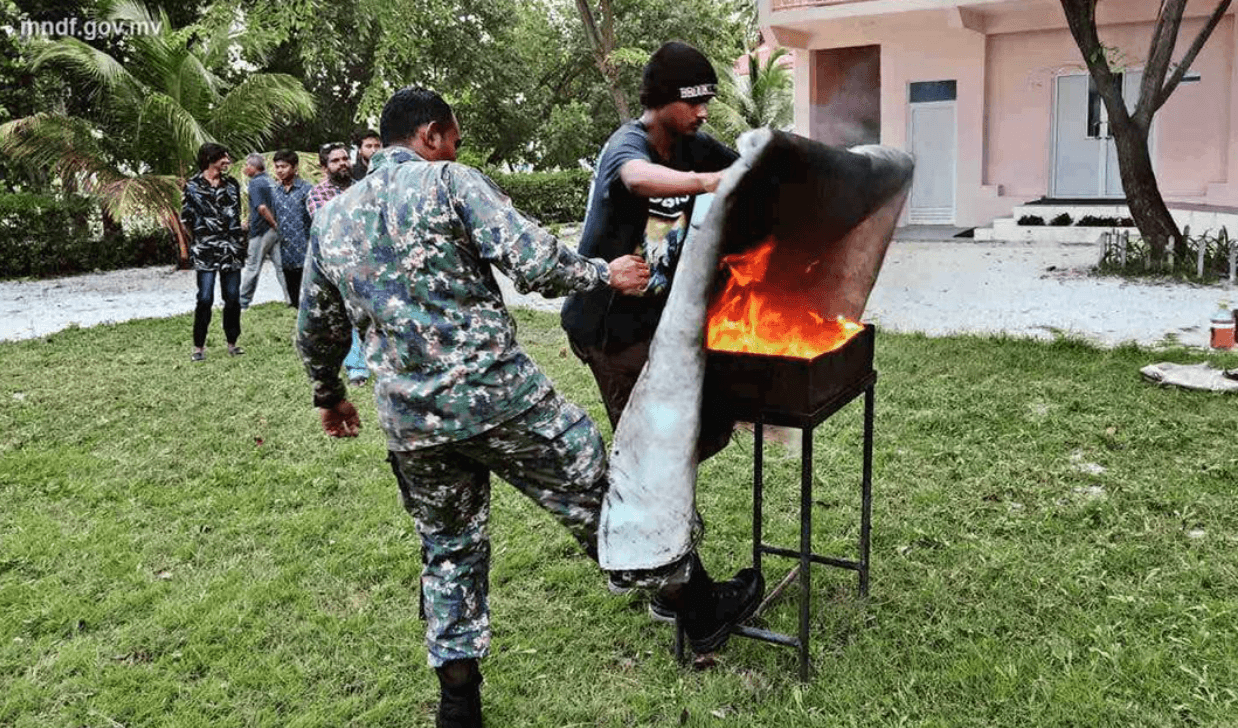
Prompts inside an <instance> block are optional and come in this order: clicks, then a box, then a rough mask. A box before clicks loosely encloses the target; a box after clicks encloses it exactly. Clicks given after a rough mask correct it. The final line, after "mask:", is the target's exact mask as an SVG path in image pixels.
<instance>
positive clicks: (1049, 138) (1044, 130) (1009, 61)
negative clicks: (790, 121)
mask: <svg viewBox="0 0 1238 728" xmlns="http://www.w3.org/2000/svg"><path fill="white" fill-rule="evenodd" d="M758 2H759V5H760V20H761V26H762V28H764V29H765V37H766V38H770V39H772V40H774V41H775V42H777V43H778V44H779V45H782V46H785V47H787V48H790V49H793V50H794V53H795V128H796V131H797V132H798V133H800V134H804V135H806V136H810V137H812V138H814V139H818V140H820V141H823V142H826V143H831V144H843V145H851V144H857V143H875V142H880V143H881V144H886V145H890V146H894V147H899V148H903V149H907V150H909V151H911V152H912V153H913V154H915V156H916V160H917V168H916V179H915V183H914V186H913V190H912V196H911V200H910V201H909V203H908V213H907V214H908V220H909V221H910V222H912V223H943V224H954V225H959V226H968V227H970V226H980V225H985V224H988V223H989V222H990V221H991V220H993V219H994V218H997V217H1001V216H1003V215H1009V214H1010V213H1011V211H1012V210H1013V209H1014V208H1015V207H1016V206H1018V205H1021V204H1024V203H1026V202H1029V201H1032V200H1037V199H1040V198H1044V197H1049V198H1056V199H1069V200H1101V199H1115V198H1117V199H1120V198H1122V196H1123V195H1122V184H1121V180H1120V178H1119V176H1118V169H1117V155H1116V152H1115V151H1114V148H1113V142H1112V140H1111V139H1110V138H1109V137H1108V129H1107V122H1106V119H1105V112H1104V107H1103V104H1101V103H1100V102H1099V97H1098V96H1097V94H1096V91H1095V89H1094V88H1092V87H1091V84H1090V81H1089V76H1088V74H1087V68H1086V66H1085V65H1084V63H1083V60H1082V58H1081V56H1080V53H1079V50H1078V48H1077V47H1076V45H1075V43H1074V39H1073V38H1072V37H1071V34H1070V30H1069V29H1068V28H1067V25H1066V18H1065V16H1064V15H1063V13H1062V9H1061V6H1060V5H1059V3H1058V2H1057V0H758ZM1158 7H1159V3H1158V2H1156V0H1100V2H1099V4H1098V7H1097V13H1096V15H1097V25H1098V26H1099V33H1100V38H1101V41H1102V42H1103V43H1104V44H1105V45H1106V46H1108V47H1111V48H1113V49H1115V55H1114V59H1113V61H1114V62H1115V64H1116V65H1119V66H1121V67H1122V68H1123V77H1124V88H1125V89H1126V91H1127V99H1128V103H1129V104H1130V105H1131V106H1132V108H1133V106H1134V103H1135V101H1136V97H1137V95H1138V84H1139V79H1140V77H1141V73H1140V70H1141V68H1142V67H1143V64H1144V57H1145V56H1146V54H1147V52H1148V45H1149V43H1150V41H1151V37H1152V29H1153V24H1154V21H1155V18H1156V12H1157V9H1158ZM1215 7H1216V0H1191V2H1190V3H1189V4H1188V6H1187V11H1186V17H1185V19H1184V20H1183V22H1182V30H1181V33H1180V34H1179V36H1178V46H1177V50H1176V51H1175V54H1174V59H1175V61H1176V60H1178V59H1180V58H1181V57H1182V54H1183V53H1184V52H1185V50H1186V48H1187V47H1189V45H1190V43H1191V41H1192V40H1193V39H1194V38H1195V36H1196V34H1197V33H1198V32H1199V30H1200V29H1201V28H1202V27H1203V24H1204V22H1205V20H1206V19H1207V17H1208V15H1209V14H1210V13H1211V12H1212V10H1213V9H1214V8H1215ZM1234 13H1235V11H1234V10H1233V9H1230V10H1229V12H1228V14H1227V15H1226V16H1225V17H1224V18H1223V19H1222V21H1221V24H1220V25H1219V26H1218V27H1217V28H1216V30H1215V31H1214V32H1213V34H1212V37H1211V38H1210V39H1209V41H1208V43H1207V45H1205V46H1204V49H1203V51H1202V52H1201V53H1200V54H1199V56H1198V58H1197V59H1196V60H1195V62H1194V63H1193V64H1192V65H1191V73H1190V74H1189V75H1188V76H1187V79H1186V80H1184V82H1183V83H1182V84H1181V85H1180V86H1179V87H1178V89H1177V90H1176V91H1175V92H1174V94H1173V95H1172V96H1171V97H1170V99H1169V101H1168V102H1167V103H1166V104H1165V105H1164V106H1163V107H1161V110H1160V111H1159V112H1158V113H1157V115H1156V119H1155V121H1154V122H1153V127H1152V135H1151V136H1152V138H1151V148H1152V156H1153V160H1154V164H1155V165H1156V169H1157V176H1158V178H1159V181H1160V187H1161V191H1162V193H1163V194H1164V195H1165V197H1166V199H1167V200H1169V201H1172V202H1177V203H1183V204H1187V203H1193V204H1194V205H1207V206H1218V207H1231V208H1232V207H1234V206H1238V64H1236V63H1235V57H1234V56H1235V50H1236V49H1238V23H1236V22H1235V18H1234Z"/></svg>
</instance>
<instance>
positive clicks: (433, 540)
mask: <svg viewBox="0 0 1238 728" xmlns="http://www.w3.org/2000/svg"><path fill="white" fill-rule="evenodd" d="M388 460H389V461H390V462H391V469H392V470H393V471H394V472H395V477H396V481H397V483H398V484H399V486H400V496H401V499H402V500H403V503H404V507H405V508H406V509H407V510H408V512H409V513H410V514H411V515H412V516H413V518H414V520H415V521H416V523H417V533H418V534H419V535H420V536H421V544H422V572H421V594H422V599H423V609H424V612H425V617H426V645H427V648H428V649H427V652H428V656H429V662H430V666H431V667H440V666H442V665H443V664H444V663H446V662H448V661H450V660H461V659H468V658H478V657H484V656H485V655H486V654H487V652H488V651H489V647H490V610H489V606H488V603H487V595H488V592H489V572H490V538H489V534H488V532H487V524H488V522H489V520H490V474H491V473H492V472H493V473H494V474H496V475H498V476H499V477H500V478H502V479H503V480H505V481H507V482H508V483H511V484H512V485H513V486H515V487H516V488H517V489H518V490H520V492H522V493H524V494H525V495H526V496H528V497H529V498H532V499H533V500H534V501H536V502H537V504H538V505H540V506H541V507H542V508H545V509H546V510H547V511H549V512H550V513H551V515H553V516H554V517H555V518H556V519H557V520H558V521H559V522H560V523H562V524H563V525H564V526H566V527H567V529H568V530H569V531H570V532H571V533H572V535H573V536H575V537H576V539H577V540H578V541H579V542H580V543H581V545H582V547H584V548H586V549H589V550H592V549H594V548H596V543H597V527H598V516H599V513H600V511H601V507H602V498H603V497H604V496H605V494H606V452H605V449H604V446H603V444H602V438H601V435H599V434H598V430H597V427H596V426H595V425H594V424H593V421H592V420H591V419H589V417H588V415H586V414H585V412H584V410H582V409H581V408H580V407H577V406H576V405H574V404H572V403H571V402H568V401H567V400H564V399H563V398H561V397H560V396H559V395H558V394H556V393H553V392H552V393H551V394H549V395H548V396H547V397H546V398H545V399H543V400H541V401H540V402H538V403H537V404H536V405H534V406H533V407H532V408H531V409H529V410H528V411H526V412H524V413H523V414H521V415H519V416H518V417H515V418H514V419H511V420H508V421H507V422H504V423H503V424H501V425H499V426H498V427H495V428H493V429H491V430H488V431H486V432H483V433H482V434H480V435H477V436H475V437H471V438H469V439H467V440H461V441H458V442H450V443H445V444H442V445H436V446H434V447H427V448H424V449H420V450H412V451H408V452H396V451H392V452H391V453H390V455H389V456H388Z"/></svg>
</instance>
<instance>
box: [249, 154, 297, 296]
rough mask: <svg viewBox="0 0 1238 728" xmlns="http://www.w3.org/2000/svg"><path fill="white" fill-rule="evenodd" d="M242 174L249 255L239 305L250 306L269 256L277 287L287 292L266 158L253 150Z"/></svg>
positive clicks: (285, 293)
mask: <svg viewBox="0 0 1238 728" xmlns="http://www.w3.org/2000/svg"><path fill="white" fill-rule="evenodd" d="M244 173H245V176H246V177H248V178H249V255H248V257H247V258H246V259H245V269H244V270H243V271H242V272H241V308H242V309H246V308H249V304H250V302H251V301H253V300H254V293H255V292H256V291H257V290H258V276H259V275H260V274H261V273H262V261H263V260H264V259H266V258H270V259H271V267H273V268H274V269H275V277H276V278H278V279H279V287H280V288H282V289H284V295H287V293H288V291H287V289H288V285H287V284H286V283H285V282H284V267H283V265H282V264H281V263H280V259H279V230H278V229H277V227H278V226H277V224H276V221H275V213H273V212H272V211H271V205H272V204H273V203H272V202H271V185H272V184H273V183H272V181H271V178H270V177H269V176H267V173H266V160H264V159H263V158H262V155H261V154H258V153H256V152H255V153H253V154H250V155H249V156H248V157H246V158H245V170H244Z"/></svg>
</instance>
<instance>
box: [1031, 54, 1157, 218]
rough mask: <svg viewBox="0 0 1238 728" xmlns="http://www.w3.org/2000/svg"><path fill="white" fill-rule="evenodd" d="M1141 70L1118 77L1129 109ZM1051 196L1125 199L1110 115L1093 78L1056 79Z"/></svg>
mask: <svg viewBox="0 0 1238 728" xmlns="http://www.w3.org/2000/svg"><path fill="white" fill-rule="evenodd" d="M1142 79H1143V73H1142V72H1140V71H1127V72H1126V73H1124V74H1122V96H1123V99H1124V100H1125V101H1126V107H1127V109H1130V110H1132V111H1133V110H1134V108H1135V103H1136V102H1137V101H1138V100H1139V84H1140V82H1141V81H1142ZM1054 96H1055V99H1054V109H1055V111H1054V125H1053V177H1052V180H1053V184H1052V186H1051V189H1050V191H1049V193H1050V195H1052V196H1053V197H1061V198H1070V197H1081V198H1089V197H1112V198H1121V197H1125V196H1126V195H1125V193H1124V192H1123V191H1122V176H1121V172H1120V170H1119V168H1118V148H1117V145H1115V144H1114V143H1113V135H1112V134H1110V132H1109V113H1108V111H1107V110H1106V109H1105V104H1104V102H1103V101H1102V100H1101V98H1100V94H1099V93H1098V92H1097V91H1096V87H1095V85H1094V84H1093V82H1092V78H1091V76H1087V75H1076V76H1059V77H1058V79H1057V84H1056V86H1055V93H1054Z"/></svg>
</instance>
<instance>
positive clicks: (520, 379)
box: [297, 146, 610, 451]
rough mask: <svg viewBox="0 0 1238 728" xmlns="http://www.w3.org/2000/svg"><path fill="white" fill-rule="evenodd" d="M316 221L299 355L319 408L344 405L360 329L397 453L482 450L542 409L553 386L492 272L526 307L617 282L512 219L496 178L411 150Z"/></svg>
mask: <svg viewBox="0 0 1238 728" xmlns="http://www.w3.org/2000/svg"><path fill="white" fill-rule="evenodd" d="M370 166H371V169H370V172H369V174H368V175H366V177H365V179H364V180H362V181H360V182H357V183H355V184H353V186H352V187H350V188H349V189H348V190H346V191H344V192H342V193H340V195H339V196H338V197H336V198H335V200H334V201H333V202H332V203H331V204H330V205H327V206H325V207H323V208H322V209H321V210H319V211H318V214H317V215H316V216H315V217H314V224H313V226H312V228H311V231H310V255H309V257H308V258H307V260H306V266H305V275H306V284H305V288H304V289H303V290H305V291H306V292H307V293H306V296H305V299H304V300H302V302H301V309H300V313H299V315H298V318H297V349H298V351H299V352H300V355H301V359H302V361H303V362H304V363H305V368H306V371H307V373H308V374H309V377H310V381H311V383H312V384H313V388H314V404H315V405H317V406H319V407H330V406H332V405H334V404H335V403H336V402H338V401H340V400H341V399H343V398H344V394H345V391H344V384H343V382H342V381H341V380H340V375H339V373H340V364H341V362H343V360H344V356H345V355H346V354H347V353H348V349H349V344H350V342H351V333H350V331H349V325H350V320H351V322H352V323H353V324H355V325H356V327H357V330H358V332H359V333H360V335H361V340H362V344H363V348H364V351H365V358H366V363H367V364H368V365H369V368H370V371H371V372H373V373H374V378H375V385H374V396H375V399H376V400H377V403H378V414H379V419H380V421H381V423H382V426H383V429H384V430H385V431H386V433H387V438H388V447H389V449H391V450H399V451H407V450H415V449H418V448H422V447H428V446H431V445H437V444H441V443H444V442H450V441H453V440H459V439H464V438H467V437H472V436H474V435H476V434H479V433H481V432H484V431H486V430H488V429H490V428H491V427H494V426H496V425H499V424H501V423H503V422H505V421H507V420H509V419H511V418H512V417H515V416H516V415H519V414H521V413H522V412H524V411H526V410H527V409H529V408H530V407H532V406H533V405H534V404H535V403H536V402H537V401H538V400H540V399H541V398H542V397H544V396H545V395H546V394H548V393H549V392H550V390H551V384H550V381H549V380H548V379H547V378H546V376H545V375H544V374H542V372H541V371H540V370H539V369H538V368H537V366H536V365H535V364H534V363H533V361H532V360H531V359H529V357H528V355H526V354H525V352H524V351H523V350H522V349H521V347H520V345H519V344H518V343H517V342H516V323H515V321H514V320H513V319H512V317H511V315H510V314H509V313H508V312H507V309H506V308H505V307H504V305H503V299H502V297H501V295H500V293H499V286H498V283H497V282H496V281H495V278H494V274H493V271H492V267H491V266H494V267H497V268H498V269H499V270H501V271H503V272H504V273H505V274H507V276H508V277H509V278H511V279H512V282H513V283H514V284H515V285H516V288H517V289H519V290H520V291H521V292H522V293H523V292H529V291H538V292H541V293H544V294H547V295H550V296H560V295H564V294H566V293H570V292H573V291H587V290H592V289H596V288H600V287H602V286H605V285H607V284H608V282H609V277H610V273H609V269H608V268H607V265H606V263H605V262H604V261H602V260H601V259H590V258H584V257H582V256H580V255H579V254H577V253H576V252H575V251H573V250H571V249H570V248H567V247H565V246H563V245H562V244H560V243H559V241H557V240H556V239H555V238H554V237H553V236H551V235H550V234H549V233H546V232H545V231H543V230H542V229H541V228H539V227H537V225H535V224H534V223H533V222H532V221H530V220H529V219H528V218H526V217H525V216H523V215H522V214H521V213H519V212H518V211H517V210H516V209H515V208H513V207H512V206H511V201H510V200H509V199H508V198H507V197H506V196H505V195H504V194H503V193H502V192H501V191H500V190H499V189H498V188H497V187H496V186H495V185H494V183H493V182H491V181H490V180H489V179H488V178H487V177H486V176H485V175H483V174H482V173H481V172H478V171H477V170H475V169H472V168H470V167H465V166H463V165H460V164H455V163H451V162H427V161H425V160H424V159H422V158H421V157H419V156H417V154H416V153H415V152H413V151H411V150H409V149H408V148H405V147H399V146H396V147H388V148H387V149H384V150H382V151H380V152H378V153H376V154H375V155H374V157H373V159H371V161H370Z"/></svg>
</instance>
